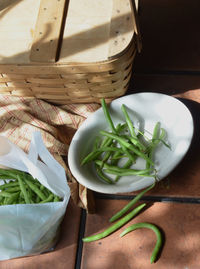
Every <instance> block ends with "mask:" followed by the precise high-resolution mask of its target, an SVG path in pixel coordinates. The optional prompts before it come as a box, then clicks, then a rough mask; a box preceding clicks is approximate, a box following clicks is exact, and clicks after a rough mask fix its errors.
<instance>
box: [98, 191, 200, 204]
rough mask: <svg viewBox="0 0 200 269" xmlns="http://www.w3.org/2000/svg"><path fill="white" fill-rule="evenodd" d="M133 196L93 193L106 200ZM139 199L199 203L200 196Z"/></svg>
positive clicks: (129, 198)
mask: <svg viewBox="0 0 200 269" xmlns="http://www.w3.org/2000/svg"><path fill="white" fill-rule="evenodd" d="M135 196H136V195H112V194H102V193H95V197H96V198H97V199H107V200H131V199H133V198H134V197H135ZM141 200H143V201H151V202H176V203H186V204H200V198H193V197H165V196H143V197H142V198H141Z"/></svg>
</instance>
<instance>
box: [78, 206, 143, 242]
mask: <svg viewBox="0 0 200 269" xmlns="http://www.w3.org/2000/svg"><path fill="white" fill-rule="evenodd" d="M145 205H146V204H145V203H144V204H141V205H139V206H138V207H136V208H134V209H133V210H132V211H131V212H130V213H129V214H127V215H126V216H125V217H123V218H122V219H120V220H119V221H118V222H116V223H115V224H113V225H112V226H110V227H109V228H107V229H106V230H105V231H103V232H101V233H99V234H95V235H91V236H88V237H85V238H83V239H82V240H83V242H92V241H96V240H100V239H102V238H104V237H106V236H108V235H110V234H111V233H113V232H115V231H116V230H118V229H119V228H120V227H122V226H123V225H125V224H126V223H127V222H128V221H130V220H131V219H132V218H133V217H134V216H136V215H137V214H138V213H139V212H140V211H141V210H142V209H143V208H144V207H145Z"/></svg>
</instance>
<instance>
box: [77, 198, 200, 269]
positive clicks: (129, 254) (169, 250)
mask: <svg viewBox="0 0 200 269" xmlns="http://www.w3.org/2000/svg"><path fill="white" fill-rule="evenodd" d="M126 203H127V201H125V200H104V199H98V200H97V213H96V214H95V215H90V216H88V217H87V221H86V229H85V235H90V234H94V233H97V232H100V231H103V230H104V229H105V228H106V227H108V226H109V225H110V224H109V223H108V219H109V217H110V216H111V215H112V214H113V213H114V212H116V211H118V210H119V209H121V207H122V206H124V205H125V204H126ZM146 203H147V205H149V207H148V208H147V209H146V210H145V211H144V212H142V213H141V214H139V215H138V216H137V217H135V218H134V219H133V220H132V221H130V222H129V223H128V224H126V225H125V226H124V228H125V227H128V226H129V225H130V224H133V223H138V222H145V221H147V222H151V223H154V224H156V225H157V226H158V227H160V229H161V230H162V232H163V237H164V240H165V243H164V247H163V249H162V251H161V254H160V258H159V260H158V261H157V262H156V263H154V264H150V257H151V253H152V250H153V248H154V245H155V242H156V237H155V234H154V233H153V232H152V231H151V230H147V229H139V230H137V231H133V232H132V233H129V234H128V235H126V236H124V237H122V238H121V237H119V235H120V233H121V232H122V231H123V229H124V228H121V229H120V230H118V231H117V232H115V233H113V234H112V235H110V236H109V237H106V238H104V239H102V240H99V241H95V242H91V243H84V246H83V258H82V266H81V269H101V268H104V269H109V268H115V269H118V268H120V269H121V268H133V269H140V268H141V269H149V268H159V269H168V268H169V269H183V268H191V269H192V268H193V269H197V268H199V266H200V263H199V261H200V254H199V250H200V241H199V225H200V205H199V204H189V203H188V204H185V203H183V204H181V203H175V202H162V203H160V202H153V203H152V202H151V201H146Z"/></svg>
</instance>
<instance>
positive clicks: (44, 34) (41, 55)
mask: <svg viewBox="0 0 200 269" xmlns="http://www.w3.org/2000/svg"><path fill="white" fill-rule="evenodd" d="M67 2H69V0H40V7H39V12H38V17H37V22H36V26H35V30H34V35H33V42H32V46H31V51H30V60H31V61H32V62H56V60H57V56H58V52H59V48H60V41H61V38H62V30H63V24H64V17H65V16H64V14H65V11H66V6H68V5H67Z"/></svg>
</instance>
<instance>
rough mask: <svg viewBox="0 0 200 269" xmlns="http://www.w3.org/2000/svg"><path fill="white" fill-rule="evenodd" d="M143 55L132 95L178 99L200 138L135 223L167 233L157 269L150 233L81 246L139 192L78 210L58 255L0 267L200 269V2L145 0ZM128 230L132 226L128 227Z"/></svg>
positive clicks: (72, 212) (103, 198)
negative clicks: (91, 210)
mask: <svg viewBox="0 0 200 269" xmlns="http://www.w3.org/2000/svg"><path fill="white" fill-rule="evenodd" d="M139 6H140V9H139V20H140V28H141V34H142V42H143V50H142V52H141V54H139V55H137V56H136V59H135V61H134V65H133V75H132V78H131V81H130V87H129V90H128V92H127V94H131V93H135V92H141V91H143V92H144V91H147V92H150V91H152V92H162V93H165V94H169V95H172V96H175V97H177V98H180V100H181V101H182V102H184V103H185V104H186V106H187V107H188V108H189V110H190V111H191V113H192V115H193V119H194V125H195V132H194V138H193V141H192V144H191V147H190V149H189V151H188V153H187V154H186V156H185V158H184V159H183V161H182V162H181V163H180V165H179V166H178V167H177V168H176V169H175V170H174V171H173V172H172V173H171V174H170V175H169V176H168V177H167V178H165V179H163V180H162V181H161V182H160V183H159V185H158V186H157V187H156V188H155V189H154V190H152V191H151V192H149V193H148V194H146V195H145V196H144V198H143V199H144V201H145V202H146V203H147V205H148V208H147V209H146V210H145V211H144V212H143V213H142V214H140V215H138V216H137V217H136V218H134V219H133V220H132V221H131V222H130V223H135V222H139V221H148V222H152V223H155V224H157V225H158V226H159V227H160V228H161V229H162V231H163V235H164V239H165V243H164V247H163V250H162V252H161V255H160V258H159V260H158V261H157V262H156V263H155V264H153V265H151V264H150V256H151V252H152V249H153V247H154V244H155V235H154V233H153V232H152V231H149V230H147V229H142V230H137V231H134V232H132V233H131V234H129V235H126V236H125V237H124V238H119V234H120V232H121V231H122V230H123V228H121V229H120V230H119V231H117V232H116V233H113V234H112V235H111V236H109V237H107V238H104V239H103V240H100V241H96V242H93V243H84V244H82V240H81V239H82V237H83V236H84V234H85V235H89V234H93V233H96V232H99V231H102V230H103V229H105V228H106V227H108V225H109V223H108V219H109V217H110V216H111V215H112V214H113V213H114V212H116V211H117V210H119V209H120V208H121V207H122V206H123V205H125V204H126V203H127V202H128V200H129V199H131V198H132V197H133V195H135V194H136V193H127V194H123V195H102V194H95V198H96V213H95V214H92V215H91V214H88V215H87V214H86V212H85V211H84V210H81V209H79V208H77V207H75V206H74V205H73V204H72V203H70V204H69V207H68V209H67V212H66V216H65V219H64V222H63V224H62V231H61V237H60V240H59V243H58V244H57V246H56V247H55V250H54V251H52V252H49V253H46V254H42V255H38V256H35V257H26V258H19V259H15V260H8V261H0V269H54V268H55V269H113V268H114V269H124V268H126V269H128V268H131V269H140V268H141V269H146V268H147V269H149V268H158V269H186V268H187V269H199V268H200V232H199V226H200V165H199V164H200V154H199V152H200V139H199V134H200V35H199V8H200V2H199V1H198V0H193V1H186V0H165V1H160V0H151V1H146V0H140V1H139ZM126 226H128V224H127V225H126Z"/></svg>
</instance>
